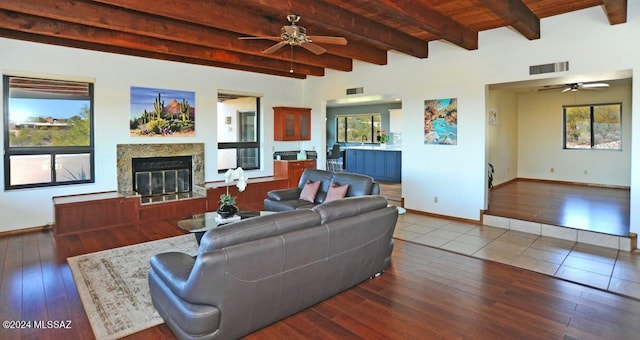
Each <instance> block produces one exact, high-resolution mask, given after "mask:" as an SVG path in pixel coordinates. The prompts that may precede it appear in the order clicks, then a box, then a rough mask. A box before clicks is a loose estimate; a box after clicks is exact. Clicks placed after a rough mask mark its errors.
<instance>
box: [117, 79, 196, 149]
mask: <svg viewBox="0 0 640 340" xmlns="http://www.w3.org/2000/svg"><path fill="white" fill-rule="evenodd" d="M195 100H196V94H195V92H189V91H178V90H164V89H154V88H148V87H136V86H131V112H130V113H129V135H130V136H132V137H145V136H147V137H153V136H156V137H157V136H167V137H168V136H173V137H193V136H195V129H196V127H195V115H196V108H195V106H194V105H195Z"/></svg>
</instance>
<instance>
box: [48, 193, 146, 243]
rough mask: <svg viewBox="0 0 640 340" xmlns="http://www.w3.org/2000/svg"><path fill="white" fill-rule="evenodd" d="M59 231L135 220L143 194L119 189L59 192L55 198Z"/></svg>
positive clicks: (57, 231) (56, 227)
mask: <svg viewBox="0 0 640 340" xmlns="http://www.w3.org/2000/svg"><path fill="white" fill-rule="evenodd" d="M53 205H54V214H55V216H54V219H55V222H54V226H53V231H54V234H56V235H64V234H74V233H80V232H84V231H89V230H96V229H102V228H109V227H114V226H122V225H127V224H134V223H136V222H137V220H138V215H137V209H138V206H139V205H140V198H138V197H125V196H122V195H120V194H118V193H116V192H106V193H96V194H86V195H71V196H56V197H54V198H53Z"/></svg>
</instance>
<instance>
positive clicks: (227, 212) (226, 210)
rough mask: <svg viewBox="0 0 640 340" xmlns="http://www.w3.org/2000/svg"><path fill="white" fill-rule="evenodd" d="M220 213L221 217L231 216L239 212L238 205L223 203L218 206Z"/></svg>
mask: <svg viewBox="0 0 640 340" xmlns="http://www.w3.org/2000/svg"><path fill="white" fill-rule="evenodd" d="M217 212H218V215H220V217H222V218H229V217H232V216H235V215H236V214H237V213H238V207H236V206H235V205H225V204H223V205H221V206H220V208H218V211H217Z"/></svg>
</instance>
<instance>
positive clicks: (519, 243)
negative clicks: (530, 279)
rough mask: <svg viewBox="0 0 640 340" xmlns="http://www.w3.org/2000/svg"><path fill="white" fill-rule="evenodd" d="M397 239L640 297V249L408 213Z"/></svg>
mask: <svg viewBox="0 0 640 340" xmlns="http://www.w3.org/2000/svg"><path fill="white" fill-rule="evenodd" d="M393 236H394V237H395V238H397V239H401V240H405V241H410V242H414V243H419V244H424V245H427V246H431V247H436V248H441V249H445V250H449V251H453V252H456V253H460V254H464V255H468V256H472V257H477V258H482V259H487V260H491V261H496V262H500V263H505V264H509V265H512V266H516V267H520V268H524V269H528V270H531V271H535V272H539V273H543V274H546V275H550V276H554V277H557V278H560V279H564V280H567V281H571V282H576V283H580V284H584V285H587V286H591V287H595V288H599V289H603V290H607V291H610V292H614V293H618V294H621V295H625V296H629V297H632V298H635V299H640V253H638V251H635V252H629V251H624V250H617V249H612V248H605V247H600V246H595V245H590V244H584V243H577V242H575V241H571V240H564V239H558V238H552V237H548V236H543V235H536V234H531V233H526V232H522V231H516V230H510V229H504V228H499V227H491V226H483V225H479V224H472V223H465V222H458V221H452V220H447V219H441V218H436V217H430V216H423V215H418V214H412V213H407V214H404V215H401V216H399V217H398V223H397V224H396V230H395V233H394V235H393Z"/></svg>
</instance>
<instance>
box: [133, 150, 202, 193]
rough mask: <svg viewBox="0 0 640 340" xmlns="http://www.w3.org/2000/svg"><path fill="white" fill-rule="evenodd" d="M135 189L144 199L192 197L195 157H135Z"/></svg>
mask: <svg viewBox="0 0 640 340" xmlns="http://www.w3.org/2000/svg"><path fill="white" fill-rule="evenodd" d="M131 162H132V164H131V165H132V169H133V190H134V191H135V192H137V193H138V194H140V196H142V200H143V201H142V202H143V203H149V202H162V201H167V200H175V199H181V198H189V197H192V191H193V184H192V167H193V165H192V164H193V162H192V157H191V156H174V157H145V158H132V159H131Z"/></svg>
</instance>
